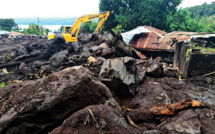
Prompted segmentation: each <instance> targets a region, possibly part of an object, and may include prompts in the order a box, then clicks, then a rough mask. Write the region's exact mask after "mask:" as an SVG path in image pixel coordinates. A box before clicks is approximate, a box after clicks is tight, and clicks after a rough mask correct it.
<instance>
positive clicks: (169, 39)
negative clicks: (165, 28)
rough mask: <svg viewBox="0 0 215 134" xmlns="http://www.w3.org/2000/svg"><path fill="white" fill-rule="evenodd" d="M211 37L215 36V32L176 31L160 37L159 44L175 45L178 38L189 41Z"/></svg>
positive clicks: (181, 40)
mask: <svg viewBox="0 0 215 134" xmlns="http://www.w3.org/2000/svg"><path fill="white" fill-rule="evenodd" d="M209 37H215V34H207V33H197V32H184V31H174V32H171V33H169V34H166V35H165V36H164V37H162V38H160V40H159V45H165V44H168V45H173V46H174V45H175V43H176V42H175V41H176V40H177V42H189V41H190V40H191V39H192V38H209Z"/></svg>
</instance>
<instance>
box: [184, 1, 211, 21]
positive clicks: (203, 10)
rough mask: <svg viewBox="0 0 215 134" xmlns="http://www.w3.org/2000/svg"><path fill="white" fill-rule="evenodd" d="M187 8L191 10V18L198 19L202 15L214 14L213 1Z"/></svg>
mask: <svg viewBox="0 0 215 134" xmlns="http://www.w3.org/2000/svg"><path fill="white" fill-rule="evenodd" d="M187 9H188V10H189V11H190V12H191V17H192V18H195V19H200V18H202V17H210V16H213V15H215V2H212V3H211V4H207V3H204V4H202V5H198V6H194V7H190V8H187Z"/></svg>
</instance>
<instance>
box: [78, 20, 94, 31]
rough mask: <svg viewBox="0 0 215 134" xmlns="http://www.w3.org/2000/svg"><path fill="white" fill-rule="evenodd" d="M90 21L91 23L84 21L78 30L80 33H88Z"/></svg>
mask: <svg viewBox="0 0 215 134" xmlns="http://www.w3.org/2000/svg"><path fill="white" fill-rule="evenodd" d="M91 23H92V22H91V21H89V22H86V23H84V24H83V25H82V27H81V29H80V32H81V33H90V24H91Z"/></svg>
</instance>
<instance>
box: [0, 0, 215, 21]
mask: <svg viewBox="0 0 215 134" xmlns="http://www.w3.org/2000/svg"><path fill="white" fill-rule="evenodd" d="M57 1H58V2H56V1H55V0H1V2H0V5H1V6H0V18H28V17H30V18H34V17H37V18H38V17H39V18H41V17H79V16H82V15H85V14H90V13H97V12H99V9H98V7H99V0H57ZM212 1H215V0H183V3H182V4H181V5H180V7H182V8H184V7H190V6H195V5H201V4H203V3H204V2H207V3H211V2H212Z"/></svg>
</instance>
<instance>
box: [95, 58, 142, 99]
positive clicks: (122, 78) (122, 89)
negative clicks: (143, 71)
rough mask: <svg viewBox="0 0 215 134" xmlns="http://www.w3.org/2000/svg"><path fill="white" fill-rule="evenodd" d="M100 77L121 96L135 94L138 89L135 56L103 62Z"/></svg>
mask: <svg viewBox="0 0 215 134" xmlns="http://www.w3.org/2000/svg"><path fill="white" fill-rule="evenodd" d="M99 77H100V80H101V81H102V82H103V83H105V84H106V85H107V86H108V87H109V88H110V89H112V90H114V91H115V92H116V93H117V95H118V96H119V97H128V96H131V95H135V94H136V93H137V91H138V89H137V82H138V73H137V67H136V61H135V59H134V58H131V57H121V58H114V59H108V60H107V61H105V62H104V63H103V65H102V68H101V71H100V74H99Z"/></svg>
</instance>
